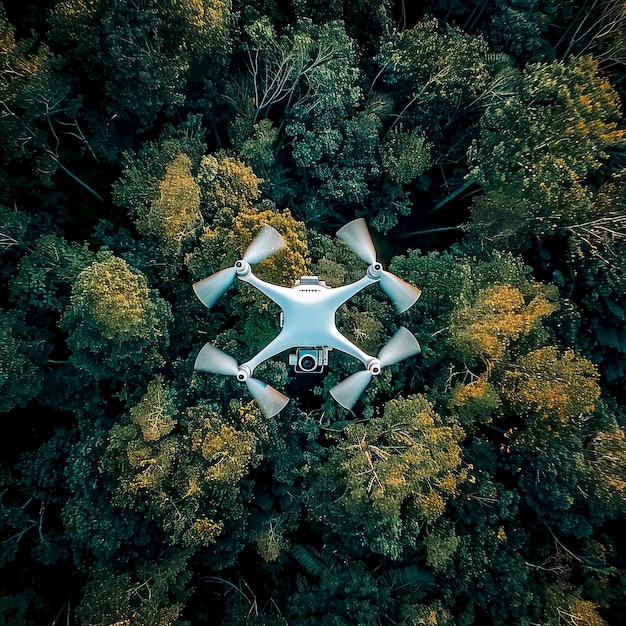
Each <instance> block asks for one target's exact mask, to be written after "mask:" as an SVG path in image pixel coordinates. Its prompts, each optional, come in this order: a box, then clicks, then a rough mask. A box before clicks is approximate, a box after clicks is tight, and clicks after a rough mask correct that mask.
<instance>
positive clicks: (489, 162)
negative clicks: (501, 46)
mask: <svg viewBox="0 0 626 626" xmlns="http://www.w3.org/2000/svg"><path fill="white" fill-rule="evenodd" d="M619 116H620V108H619V101H618V96H617V93H616V92H615V90H614V89H613V88H612V86H611V85H610V83H609V82H608V80H607V79H606V78H603V77H601V76H600V75H599V73H598V66H597V62H596V61H594V59H593V58H591V57H585V56H583V57H577V58H573V59H570V60H568V61H566V62H553V63H550V64H546V63H537V64H531V65H528V66H527V67H526V68H525V70H524V72H523V73H522V75H521V76H520V80H519V84H518V86H517V88H516V90H515V93H514V95H512V96H511V97H510V98H508V99H507V100H506V101H505V102H504V104H502V103H497V104H494V105H492V106H490V107H489V108H488V109H487V111H486V112H485V114H484V116H483V117H482V118H481V136H480V146H479V149H478V152H477V154H476V166H475V168H474V169H473V170H472V176H473V177H474V178H476V180H478V181H479V182H480V183H481V185H482V186H483V189H484V190H485V194H484V195H483V196H481V197H479V198H478V199H477V200H476V201H475V203H474V205H473V208H472V218H471V220H470V225H469V231H470V233H473V236H475V237H477V238H479V239H480V240H481V241H482V242H483V243H485V242H486V241H487V240H488V239H489V240H490V241H492V242H493V241H496V242H497V244H496V245H500V243H502V244H507V245H515V246H516V247H519V248H523V247H524V246H526V245H527V242H528V236H529V235H532V234H535V235H536V234H538V235H542V236H545V235H549V234H551V233H553V231H554V230H555V229H558V228H561V227H563V226H568V225H570V224H576V223H578V222H581V221H583V222H584V221H586V218H587V216H588V215H589V214H590V213H591V211H592V209H591V196H590V192H589V190H588V189H587V188H586V186H585V184H584V179H585V176H587V174H589V173H590V172H593V171H595V170H597V169H598V168H599V167H600V165H601V164H602V162H603V161H604V160H605V159H607V158H608V156H609V155H608V151H609V150H610V149H611V148H615V147H617V146H621V145H622V144H623V142H624V133H623V131H622V130H620V129H619V128H618V123H617V120H618V119H619ZM486 245H493V243H491V244H486Z"/></svg>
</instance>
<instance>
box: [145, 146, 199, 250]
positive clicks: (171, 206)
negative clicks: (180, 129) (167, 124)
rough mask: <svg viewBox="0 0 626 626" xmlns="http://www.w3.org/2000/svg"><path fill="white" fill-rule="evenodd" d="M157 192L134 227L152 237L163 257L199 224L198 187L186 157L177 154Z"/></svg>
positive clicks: (192, 233)
mask: <svg viewBox="0 0 626 626" xmlns="http://www.w3.org/2000/svg"><path fill="white" fill-rule="evenodd" d="M158 189H159V195H158V197H157V198H155V199H154V200H153V201H152V202H151V203H150V204H149V205H148V206H147V207H146V210H145V211H142V212H141V213H140V214H139V215H138V216H137V228H138V229H139V232H141V233H142V234H144V235H151V236H153V237H155V238H156V239H157V241H158V242H159V245H160V246H161V247H162V249H163V251H164V252H165V254H167V255H176V254H178V253H179V252H180V249H181V246H182V244H183V242H184V241H186V240H187V239H189V238H190V237H191V236H193V235H194V234H195V233H196V232H197V231H198V229H199V227H200V226H201V225H202V215H201V214H200V188H199V187H198V185H197V183H196V181H195V179H194V177H193V175H192V173H191V160H190V159H189V157H188V156H187V155H186V154H179V155H178V156H177V157H175V158H174V159H173V160H172V161H171V162H170V163H168V165H167V166H166V167H165V175H164V177H163V179H162V180H161V181H160V182H159V185H158Z"/></svg>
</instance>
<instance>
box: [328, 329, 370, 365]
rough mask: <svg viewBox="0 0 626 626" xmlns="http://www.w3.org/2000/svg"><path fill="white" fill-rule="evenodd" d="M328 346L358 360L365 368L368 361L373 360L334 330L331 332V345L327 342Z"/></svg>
mask: <svg viewBox="0 0 626 626" xmlns="http://www.w3.org/2000/svg"><path fill="white" fill-rule="evenodd" d="M329 344H330V346H331V347H332V348H335V349H336V350H340V351H341V352H345V353H346V354H347V355H349V356H352V357H354V358H355V359H358V360H359V361H361V363H363V365H365V367H367V366H368V364H369V363H370V361H371V360H372V359H373V358H374V357H373V356H371V355H369V354H367V352H363V350H361V348H359V347H358V346H357V345H356V344H354V343H352V342H351V341H350V340H349V339H348V338H347V337H344V336H343V335H342V334H341V333H340V332H339V331H338V330H336V329H334V332H333V338H332V343H331V342H329Z"/></svg>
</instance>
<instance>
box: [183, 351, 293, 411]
mask: <svg viewBox="0 0 626 626" xmlns="http://www.w3.org/2000/svg"><path fill="white" fill-rule="evenodd" d="M238 368H239V366H238V365H237V361H236V360H235V359H234V358H233V357H232V356H230V355H229V354H226V352H222V350H220V349H219V348H216V347H215V346H214V345H213V344H211V343H205V344H204V346H203V347H202V350H200V352H199V353H198V356H197V357H196V362H195V364H194V369H196V370H199V371H201V372H212V373H213V374H223V375H224V376H237V373H238V371H239V369H238ZM246 385H247V386H248V390H249V391H250V394H251V395H252V397H253V398H254V399H255V400H256V401H257V403H258V405H259V406H260V407H261V411H263V414H264V415H265V417H273V416H274V415H276V414H277V413H280V412H281V411H282V410H283V409H284V408H285V406H286V405H287V403H288V402H289V398H288V397H287V396H285V395H283V394H282V393H280V391H277V390H276V389H274V388H273V387H270V386H269V385H266V384H265V383H264V382H262V381H260V380H258V379H257V378H247V379H246Z"/></svg>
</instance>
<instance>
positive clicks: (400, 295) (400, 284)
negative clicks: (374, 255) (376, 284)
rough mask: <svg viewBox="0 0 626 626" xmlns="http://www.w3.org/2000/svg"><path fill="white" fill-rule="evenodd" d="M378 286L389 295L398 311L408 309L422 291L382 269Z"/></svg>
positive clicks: (401, 311)
mask: <svg viewBox="0 0 626 626" xmlns="http://www.w3.org/2000/svg"><path fill="white" fill-rule="evenodd" d="M380 288H381V289H382V290H383V291H384V292H385V293H386V294H387V295H388V296H389V299H390V300H391V302H392V304H393V305H394V307H395V309H396V311H398V313H404V311H406V310H407V309H410V308H411V307H412V306H413V305H414V304H415V303H416V302H417V299H418V298H419V297H420V296H421V295H422V292H421V291H420V290H419V289H417V288H416V287H413V285H410V284H409V283H407V282H406V281H404V280H402V279H401V278H398V277H397V276H396V275H395V274H392V273H391V272H386V271H384V270H383V273H382V275H381V277H380Z"/></svg>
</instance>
